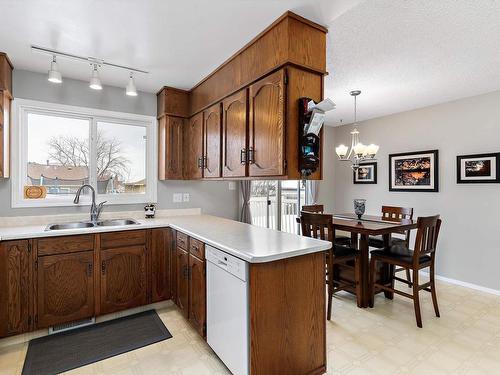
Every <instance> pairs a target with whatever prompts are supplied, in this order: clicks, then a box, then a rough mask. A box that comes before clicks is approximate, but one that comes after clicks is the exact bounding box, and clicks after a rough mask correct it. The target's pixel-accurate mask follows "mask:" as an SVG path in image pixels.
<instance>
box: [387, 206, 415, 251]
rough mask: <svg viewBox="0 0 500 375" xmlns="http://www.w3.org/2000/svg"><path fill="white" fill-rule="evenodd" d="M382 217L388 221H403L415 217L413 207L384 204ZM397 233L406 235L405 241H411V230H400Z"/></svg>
mask: <svg viewBox="0 0 500 375" xmlns="http://www.w3.org/2000/svg"><path fill="white" fill-rule="evenodd" d="M382 218H384V219H385V220H388V221H401V220H412V219H413V208H411V207H396V206H382ZM397 233H400V234H404V235H405V241H406V243H407V244H409V243H410V231H409V230H405V231H398V232H397Z"/></svg>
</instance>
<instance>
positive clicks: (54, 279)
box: [37, 251, 94, 328]
mask: <svg viewBox="0 0 500 375" xmlns="http://www.w3.org/2000/svg"><path fill="white" fill-rule="evenodd" d="M93 262H94V252H93V251H85V252H80V253H71V254H58V255H47V256H42V257H38V266H37V274H38V275H37V281H38V284H37V315H38V324H37V326H38V328H43V327H49V326H53V325H57V324H61V323H66V322H70V321H73V320H79V319H84V318H89V317H91V316H93V315H94V276H93Z"/></svg>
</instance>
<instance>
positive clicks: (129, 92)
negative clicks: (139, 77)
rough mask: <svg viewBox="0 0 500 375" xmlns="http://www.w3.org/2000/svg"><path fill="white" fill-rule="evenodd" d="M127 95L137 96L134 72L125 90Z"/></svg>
mask: <svg viewBox="0 0 500 375" xmlns="http://www.w3.org/2000/svg"><path fill="white" fill-rule="evenodd" d="M125 93H126V94H127V95H128V96H137V89H136V88H135V82H134V77H133V73H132V72H130V77H129V79H128V84H127V88H126V89H125Z"/></svg>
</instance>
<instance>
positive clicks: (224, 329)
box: [205, 246, 250, 375]
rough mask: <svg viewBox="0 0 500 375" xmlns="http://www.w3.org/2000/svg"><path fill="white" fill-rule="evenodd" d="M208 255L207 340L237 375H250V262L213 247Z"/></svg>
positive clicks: (207, 252) (208, 248)
mask: <svg viewBox="0 0 500 375" xmlns="http://www.w3.org/2000/svg"><path fill="white" fill-rule="evenodd" d="M205 254H206V259H207V343H208V345H209V346H210V347H211V348H212V350H213V351H214V352H215V354H217V356H218V357H219V358H220V359H221V360H222V362H224V364H225V365H226V367H227V368H228V369H229V370H230V371H231V372H232V373H233V374H234V375H248V374H249V337H250V336H249V320H248V314H249V312H248V284H247V279H248V263H247V262H245V261H243V260H241V259H239V258H236V257H234V256H232V255H229V254H227V253H225V252H223V251H221V250H219V249H216V248H214V247H212V246H206V251H205Z"/></svg>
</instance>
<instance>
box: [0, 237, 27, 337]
mask: <svg viewBox="0 0 500 375" xmlns="http://www.w3.org/2000/svg"><path fill="white" fill-rule="evenodd" d="M31 264H32V262H31V251H30V246H29V242H28V241H27V240H23V241H6V242H1V243H0V337H4V336H10V335H16V334H19V333H23V332H27V331H29V330H30V329H31V323H32V319H31V298H32V290H33V288H32V282H31V278H32V268H31Z"/></svg>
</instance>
